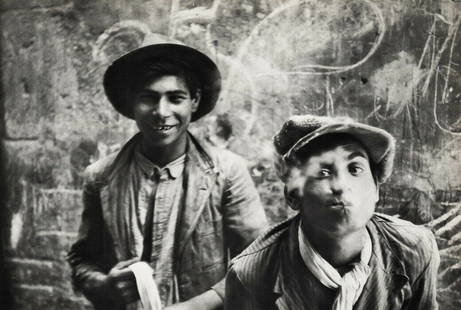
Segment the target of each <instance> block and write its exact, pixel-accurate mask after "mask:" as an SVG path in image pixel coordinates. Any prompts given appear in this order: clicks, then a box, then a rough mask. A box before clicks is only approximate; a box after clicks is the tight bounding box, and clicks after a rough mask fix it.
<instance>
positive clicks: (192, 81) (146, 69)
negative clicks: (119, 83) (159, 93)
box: [131, 59, 202, 99]
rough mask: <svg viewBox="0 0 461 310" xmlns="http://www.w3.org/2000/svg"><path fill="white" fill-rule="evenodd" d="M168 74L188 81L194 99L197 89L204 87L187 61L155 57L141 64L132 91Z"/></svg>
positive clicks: (187, 84)
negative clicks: (173, 60)
mask: <svg viewBox="0 0 461 310" xmlns="http://www.w3.org/2000/svg"><path fill="white" fill-rule="evenodd" d="M167 75H173V76H178V77H180V78H182V79H183V80H184V82H185V83H186V86H187V88H188V90H189V94H190V96H191V98H193V99H195V98H196V96H197V90H199V89H201V88H202V86H201V85H200V82H199V80H198V79H197V77H196V75H195V74H194V73H193V72H192V70H191V69H190V68H189V66H188V65H187V64H186V63H182V62H179V61H178V62H172V61H171V60H165V61H162V60H161V59H155V60H151V61H149V62H146V63H145V65H142V66H140V69H139V70H138V73H137V74H136V75H135V77H136V78H135V79H134V80H133V83H132V84H131V91H132V92H136V91H138V90H139V89H140V88H141V87H143V86H145V85H146V83H148V82H150V81H153V80H155V79H158V78H160V77H162V76H167Z"/></svg>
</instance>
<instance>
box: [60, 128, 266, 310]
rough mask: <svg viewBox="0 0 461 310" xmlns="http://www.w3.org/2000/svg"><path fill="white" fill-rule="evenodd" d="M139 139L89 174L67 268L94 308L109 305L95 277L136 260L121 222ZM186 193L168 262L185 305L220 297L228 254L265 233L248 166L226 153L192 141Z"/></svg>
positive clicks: (130, 200) (132, 199) (132, 198)
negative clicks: (97, 291)
mask: <svg viewBox="0 0 461 310" xmlns="http://www.w3.org/2000/svg"><path fill="white" fill-rule="evenodd" d="M139 137H140V136H139V134H138V135H137V136H135V137H134V138H132V139H131V140H130V141H129V142H128V143H127V144H126V145H124V147H123V148H122V149H121V150H120V151H119V152H118V153H117V154H114V155H110V156H109V157H107V158H104V159H101V160H99V161H97V162H96V163H94V164H92V165H91V166H89V167H88V168H87V170H86V175H87V177H86V182H85V185H84V189H83V213H82V221H81V225H80V229H79V233H78V239H77V241H76V242H75V243H74V244H73V246H72V247H71V250H70V252H69V254H68V262H69V264H70V266H71V268H72V279H73V283H74V287H76V288H77V289H79V290H81V291H82V292H83V293H84V295H85V296H86V297H87V298H88V299H89V300H90V301H92V303H93V305H94V306H95V308H96V309H106V308H107V309H109V308H108V307H114V305H111V300H104V298H103V299H101V298H99V296H94V294H93V292H94V285H96V283H97V281H96V279H97V278H98V277H101V275H102V274H106V273H108V272H109V271H110V269H111V268H112V267H113V266H114V265H115V264H116V263H117V262H120V261H124V260H127V259H130V258H133V257H135V256H136V252H135V250H134V245H133V244H126V243H129V242H127V240H130V238H129V235H128V234H129V233H130V231H131V229H130V228H129V227H127V226H128V225H129V221H127V220H126V217H127V216H128V214H129V212H128V211H127V210H129V208H130V207H132V206H133V204H136V201H137V194H136V193H134V192H133V189H132V188H133V187H132V186H130V180H132V179H133V175H134V172H133V166H134V165H133V156H134V148H135V145H136V143H137V141H138V140H139ZM132 182H134V181H132ZM183 188H184V191H185V195H184V197H185V198H184V203H183V204H182V207H181V209H180V214H179V219H178V224H177V229H176V232H175V240H176V241H175V246H174V257H175V260H174V262H173V269H174V270H173V271H174V274H175V275H176V277H177V280H178V283H177V284H178V290H179V298H180V300H187V299H189V298H191V297H193V296H196V295H199V294H200V293H202V292H204V291H206V290H208V289H210V288H212V287H213V288H214V289H215V290H216V292H217V293H218V294H220V295H221V296H222V297H223V295H224V280H223V278H224V276H225V274H226V271H227V266H228V261H229V260H230V258H229V254H230V256H231V257H232V256H234V255H236V254H238V253H240V252H241V251H242V250H243V249H244V248H245V247H246V246H247V245H248V244H249V243H251V242H252V241H253V240H254V239H255V238H256V237H257V236H258V234H259V233H260V232H261V231H262V230H263V229H264V228H265V227H266V225H267V221H266V216H265V214H264V210H263V208H262V206H261V203H260V200H259V197H258V194H257V191H256V189H255V187H254V184H253V181H252V180H251V177H250V175H249V173H248V170H247V167H246V164H245V161H244V160H243V159H242V158H241V157H239V156H237V155H236V154H234V153H231V152H229V151H225V150H219V151H218V150H216V149H214V148H208V147H205V146H204V145H203V144H201V143H199V142H198V141H197V140H196V139H195V138H194V137H193V136H192V135H189V137H188V147H187V153H186V162H185V170H184V184H183ZM218 282H219V283H218Z"/></svg>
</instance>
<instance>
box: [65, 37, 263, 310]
mask: <svg viewBox="0 0 461 310" xmlns="http://www.w3.org/2000/svg"><path fill="white" fill-rule="evenodd" d="M104 89H105V92H106V95H107V98H108V99H109V101H110V102H111V104H112V105H113V107H114V108H115V109H116V110H117V111H118V112H119V113H121V114H122V115H124V116H126V117H128V118H130V119H133V120H135V122H136V124H137V126H138V128H139V130H140V132H139V133H138V134H137V135H135V136H134V137H133V138H132V139H131V140H130V141H128V142H127V143H126V144H125V145H124V146H123V147H122V149H121V150H120V151H119V152H117V153H116V154H113V155H110V156H109V157H107V158H103V159H101V160H99V161H97V162H96V163H94V164H92V165H91V166H89V167H88V168H87V171H86V175H87V178H86V182H85V186H84V191H83V202H84V209H83V213H82V221H81V226H80V230H79V236H78V240H77V241H76V242H75V243H74V244H73V246H72V248H71V250H70V252H69V255H68V261H69V263H70V265H71V268H72V278H73V283H74V285H75V286H76V288H77V289H80V290H81V291H82V292H83V294H84V295H85V296H86V297H87V298H88V299H89V300H90V301H91V302H92V303H93V305H94V306H95V308H96V309H125V308H126V306H129V307H131V308H133V307H134V308H136V307H138V309H140V308H143V309H158V308H159V307H166V309H215V308H219V307H220V306H222V300H223V295H224V280H223V279H224V276H225V274H226V270H227V264H228V260H229V258H230V257H232V256H235V255H236V254H238V253H239V252H240V251H242V250H243V249H244V248H245V247H246V246H247V245H248V244H249V243H250V242H252V241H253V240H254V239H255V237H256V236H257V235H258V234H259V233H260V232H261V230H262V229H263V228H264V227H265V226H266V217H265V214H264V211H263V208H262V206H261V204H260V200H259V197H258V194H257V192H256V189H255V187H254V184H253V182H252V180H251V177H250V175H249V174H248V171H247V169H246V164H245V162H244V161H243V159H242V158H240V157H239V156H237V155H235V154H233V153H231V152H229V151H225V150H220V151H219V152H218V151H217V150H216V149H214V148H212V147H209V146H207V145H205V144H204V143H202V142H201V141H199V139H197V138H196V137H194V136H193V135H191V134H190V133H189V132H188V126H189V124H190V122H194V121H196V120H198V119H199V118H201V117H203V116H204V115H206V114H207V113H209V112H210V111H211V110H212V109H213V108H214V106H215V104H216V101H217V99H218V96H219V92H220V89H221V78H220V73H219V70H218V68H217V67H216V65H215V63H214V62H213V61H212V60H211V59H210V58H208V57H207V56H206V55H204V54H202V53H201V52H199V51H197V50H195V49H193V48H190V47H187V46H184V45H179V44H154V45H149V46H145V47H141V48H139V49H136V50H134V51H132V52H130V53H128V54H126V55H124V56H122V57H120V58H119V59H117V60H116V61H115V62H113V63H112V64H111V65H110V66H109V67H108V69H107V71H106V73H105V75H104ZM139 299H140V301H141V304H140V305H136V304H135V303H134V302H136V301H138V300H139ZM133 305H134V306H133Z"/></svg>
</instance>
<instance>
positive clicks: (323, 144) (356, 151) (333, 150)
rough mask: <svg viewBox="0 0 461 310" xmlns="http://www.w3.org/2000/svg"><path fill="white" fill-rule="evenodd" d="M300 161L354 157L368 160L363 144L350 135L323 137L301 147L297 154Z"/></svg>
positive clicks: (306, 162)
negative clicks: (329, 138)
mask: <svg viewBox="0 0 461 310" xmlns="http://www.w3.org/2000/svg"><path fill="white" fill-rule="evenodd" d="M297 157H298V159H299V160H300V161H301V163H304V164H308V163H312V162H313V161H337V160H345V161H349V160H352V159H355V158H362V159H364V160H366V161H368V162H369V161H370V159H369V156H368V152H367V150H366V149H365V148H364V147H363V145H362V144H361V143H360V142H359V141H358V140H356V139H354V138H352V137H348V136H345V137H341V138H332V139H331V140H328V139H323V141H319V142H316V143H313V145H310V146H309V145H308V146H307V147H306V148H304V149H301V150H300V152H299V154H297Z"/></svg>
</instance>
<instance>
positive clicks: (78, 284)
mask: <svg viewBox="0 0 461 310" xmlns="http://www.w3.org/2000/svg"><path fill="white" fill-rule="evenodd" d="M107 235H108V234H106V233H105V232H104V223H103V218H102V211H101V206H100V198H99V192H98V190H97V186H95V184H93V183H90V182H86V183H85V185H84V188H83V212H82V217H81V223H80V227H79V231H78V237H77V241H76V242H75V243H74V244H73V245H72V246H71V249H70V251H69V253H68V255H67V261H68V263H69V264H70V267H71V270H72V284H73V287H74V288H75V289H76V290H77V291H81V292H82V293H83V294H84V295H85V297H87V298H88V299H89V300H90V301H91V302H92V303H93V304H94V305H95V307H96V309H98V308H101V307H102V306H103V305H104V307H106V306H109V305H108V304H107V302H108V301H105V300H104V298H102V296H108V295H109V294H106V293H105V292H103V291H101V290H103V288H101V287H100V283H101V281H100V280H101V279H102V277H104V276H105V274H106V273H107V272H108V271H109V270H108V269H109V268H110V266H111V265H113V264H115V262H111V261H110V259H109V260H108V258H109V257H114V256H111V255H108V254H109V253H107V246H106V245H107V242H110V241H109V240H107ZM98 305H100V306H98Z"/></svg>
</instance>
